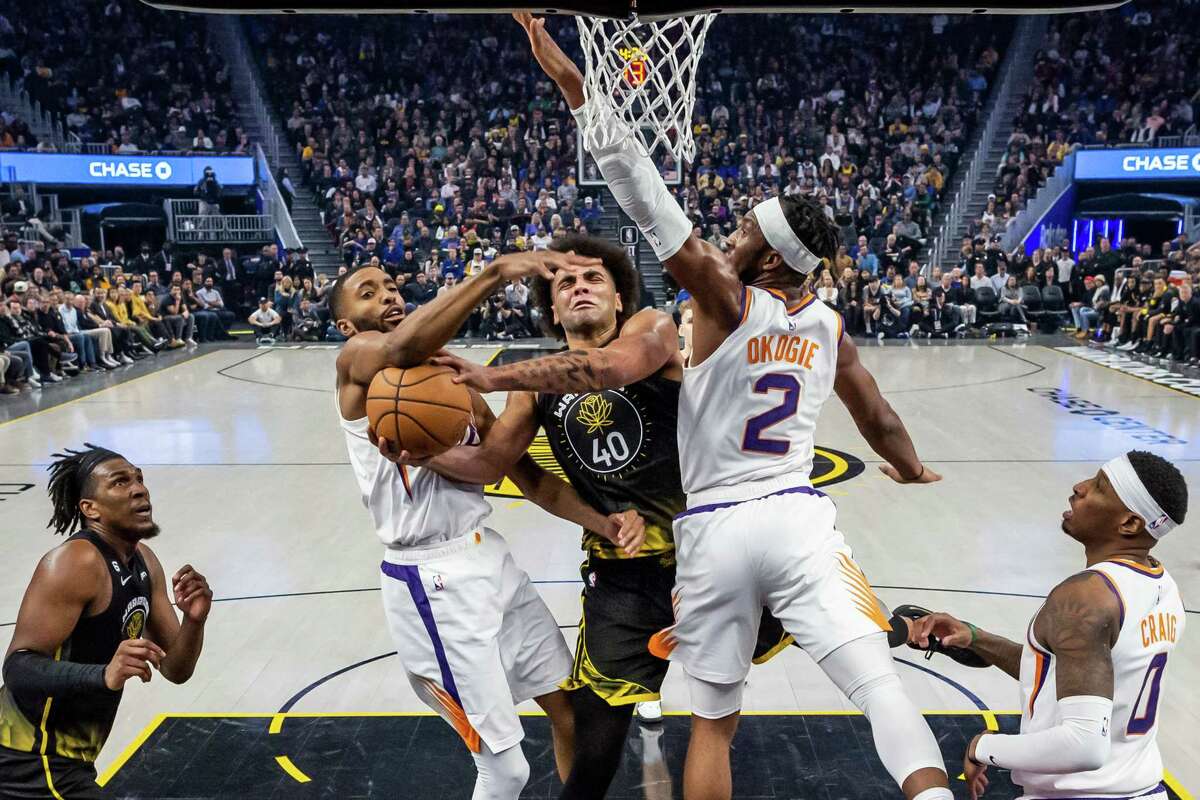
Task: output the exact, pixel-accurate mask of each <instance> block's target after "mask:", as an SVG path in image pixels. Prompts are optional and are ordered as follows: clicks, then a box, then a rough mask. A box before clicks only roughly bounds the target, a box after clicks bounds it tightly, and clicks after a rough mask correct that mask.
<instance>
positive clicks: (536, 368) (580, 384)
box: [491, 350, 607, 394]
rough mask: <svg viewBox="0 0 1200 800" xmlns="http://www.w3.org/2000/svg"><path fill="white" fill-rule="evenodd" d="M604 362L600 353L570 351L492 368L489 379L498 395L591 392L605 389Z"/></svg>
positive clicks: (605, 357)
mask: <svg viewBox="0 0 1200 800" xmlns="http://www.w3.org/2000/svg"><path fill="white" fill-rule="evenodd" d="M606 361H607V356H606V354H605V353H603V352H602V351H600V350H591V351H584V350H570V351H568V352H566V353H559V354H558V355H553V356H547V357H545V358H536V359H531V360H529V361H520V362H518V363H516V364H508V365H506V366H503V367H494V368H492V370H491V372H492V375H491V378H492V381H493V385H494V387H495V389H496V390H497V391H529V392H547V393H550V394H567V393H568V392H594V391H599V390H600V389H604V388H606V387H605V385H604V380H603V377H604V370H605V367H606V366H607V365H606V363H605V362H606Z"/></svg>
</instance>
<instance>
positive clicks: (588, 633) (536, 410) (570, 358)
mask: <svg viewBox="0 0 1200 800" xmlns="http://www.w3.org/2000/svg"><path fill="white" fill-rule="evenodd" d="M551 247H552V248H553V249H555V250H562V251H564V252H566V251H571V252H575V253H577V254H579V255H583V256H594V257H598V258H600V259H602V262H603V266H600V267H597V266H588V267H583V268H575V267H568V268H562V269H559V270H558V271H557V272H555V274H554V276H553V278H552V279H550V280H546V279H544V278H543V279H540V280H537V281H536V282H535V285H534V296H535V302H536V304H537V306H538V308H539V309H540V312H541V316H542V321H543V325H544V327H545V328H546V329H547V332H548V333H550V334H551V335H554V336H557V337H559V338H564V339H566V342H567V345H568V347H569V348H570V350H569V351H568V352H566V353H561V354H557V355H553V356H548V357H545V358H539V359H533V360H529V361H523V362H519V363H516V364H511V365H506V366H500V367H482V366H479V365H477V364H474V363H471V362H467V361H465V360H463V359H459V358H457V357H454V356H443V357H440V358H437V359H434V363H441V364H446V365H450V366H454V367H455V368H456V369H457V370H458V371H459V372H460V376H459V378H458V379H457V380H459V381H460V382H463V383H466V384H468V385H469V386H471V387H473V388H475V389H477V390H478V391H481V392H491V391H509V392H510V394H509V395H508V403H507V406H506V408H505V410H504V413H503V414H501V416H500V418H499V419H498V420H497V422H496V423H495V427H494V428H493V429H492V433H491V435H490V436H489V437H488V440H487V442H485V444H484V446H483V447H480V448H469V449H468V448H458V449H456V450H453V451H451V452H450V453H448V454H446V455H444V456H442V457H440V458H439V459H435V460H434V466H435V468H436V469H438V471H441V472H444V473H448V474H456V473H457V475H458V476H460V477H461V478H462V479H464V480H476V481H480V482H484V483H491V482H495V481H496V480H498V479H499V478H500V476H501V475H502V474H503V473H504V472H505V471H506V470H507V469H508V468H509V467H510V466H511V464H512V463H513V462H515V461H516V460H517V459H519V458H520V457H521V456H522V455H523V454H524V453H525V450H526V448H528V447H529V444H530V443H531V442H532V440H533V438H534V435H535V434H536V432H537V429H538V428H539V427H542V428H544V429H545V431H546V437H547V439H548V440H549V444H550V448H551V450H552V451H553V453H554V456H555V458H556V459H557V460H558V463H559V465H560V466H561V467H562V468H563V471H564V472H565V473H566V475H567V477H568V479H569V480H570V481H571V485H572V486H573V487H574V488H575V490H576V491H577V492H578V493H579V495H580V496H581V497H582V498H583V499H584V500H585V501H586V502H588V503H589V504H591V505H593V506H595V507H596V508H597V509H599V510H600V511H601V512H603V513H616V512H620V511H625V510H628V509H636V510H637V511H638V512H639V513H640V514H641V515H642V516H643V517H644V518H645V520H646V525H645V540H644V542H643V543H642V544H641V546H640V547H638V548H637V549H636V550H634V551H632V552H630V551H629V549H628V548H621V547H618V546H616V545H614V544H613V543H612V542H611V541H610V540H609V539H606V538H604V537H602V536H599V535H598V534H596V533H594V532H592V531H585V532H584V536H583V546H584V549H585V550H586V551H587V560H586V561H585V562H584V563H583V566H582V568H581V573H582V575H583V579H584V590H583V618H582V620H581V621H580V624H579V639H578V642H577V644H576V649H575V666H574V670H573V672H572V676H571V679H570V681H568V684H567V688H569V689H573V690H579V691H572V692H571V703H572V706H573V707H574V709H575V728H576V736H575V743H576V744H575V760H574V766H573V768H572V770H571V774H570V776H569V778H568V779H567V782H566V785H565V787H564V789H563V794H562V795H561V796H562V797H563V798H582V797H603V796H604V794H605V793H606V792H607V790H608V786H609V784H610V783H611V781H612V778H613V776H614V775H615V774H616V770H617V768H618V767H619V766H620V760H621V752H622V749H623V746H624V743H625V737H626V734H627V732H628V729H629V723H630V718H631V716H632V712H633V708H634V704H635V703H639V702H643V701H656V700H658V698H659V691H660V689H661V687H662V682H663V679H664V678H665V676H666V673H667V666H668V662H667V661H665V660H663V659H661V658H658V657H657V656H655V655H653V654H651V653H650V651H649V649H648V646H649V641H650V637H651V636H652V635H654V634H655V633H657V632H658V631H659V630H661V629H662V628H665V627H668V626H670V625H671V624H673V622H674V614H673V612H672V598H671V591H672V588H673V586H674V583H675V543H674V537H673V536H672V522H673V518H674V517H675V515H676V514H679V513H681V512H682V511H684V509H685V508H686V497H685V495H684V492H683V487H682V485H681V479H680V474H679V451H678V444H677V438H676V421H677V409H678V399H679V387H680V382H681V381H682V379H683V359H682V357H681V356H680V354H679V334H678V331H677V330H676V328H675V324H674V322H673V321H672V320H671V317H670V316H668V315H667V314H665V313H663V312H661V311H658V310H656V309H650V308H648V309H643V310H641V311H637V312H636V313H634V312H635V309H636V307H637V297H638V275H637V272H636V270H635V269H634V267H633V264H632V263H631V262H630V261H629V258H628V256H627V255H626V253H625V251H624V249H622V248H620V247H617V246H615V245H612V244H609V243H607V242H605V241H603V240H600V239H594V238H587V237H581V236H567V237H564V238H561V239H557V240H555V243H554V244H553V245H551ZM788 641H789V639H788V637H786V635H785V634H784V632H783V629H782V626H781V625H780V624H779V623H778V621H777V620H775V619H774V618H773V617H768V616H764V622H763V625H762V628H761V629H760V635H759V646H758V649H757V651H756V659H755V661H756V663H761V662H762V661H765V660H766V659H767V658H770V657H771V656H772V655H774V654H775V653H776V652H778V651H779V650H780V649H782V647H784V646H786V645H787V643H788ZM584 689H586V690H587V691H583V690H584Z"/></svg>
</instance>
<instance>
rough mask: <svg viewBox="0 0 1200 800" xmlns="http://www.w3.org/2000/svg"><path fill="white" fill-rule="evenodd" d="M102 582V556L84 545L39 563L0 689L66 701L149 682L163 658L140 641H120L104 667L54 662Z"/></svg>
mask: <svg viewBox="0 0 1200 800" xmlns="http://www.w3.org/2000/svg"><path fill="white" fill-rule="evenodd" d="M108 581H109V577H108V568H107V566H106V565H105V564H104V558H103V556H101V555H100V553H99V551H97V550H96V548H94V547H92V546H91V545H90V544H88V543H86V542H69V543H67V544H65V545H63V546H61V547H57V548H55V549H54V550H52V551H51V552H50V553H48V554H46V556H45V557H44V558H42V560H41V562H40V563H39V564H38V566H37V569H36V570H35V571H34V573H33V578H32V579H31V580H30V581H29V587H28V588H27V589H26V590H25V597H24V599H22V601H21V609H20V611H18V612H17V624H16V627H15V628H14V629H13V637H12V642H11V643H10V644H9V646H8V652H7V654H6V655H5V659H4V683H5V685H7V686H8V687H9V688H10V689H12V690H14V691H18V692H30V693H42V694H48V695H54V696H59V697H68V696H72V695H86V694H89V693H95V692H109V691H117V690H119V689H121V688H122V687H123V686H124V685H125V681H127V680H129V679H130V678H132V677H135V676H136V677H138V678H140V679H141V680H142V681H143V682H145V681H149V680H150V677H151V671H150V666H151V665H154V666H158V665H159V663H160V662H161V659H162V657H163V655H164V653H163V652H162V650H161V649H160V648H159V647H158V645H156V644H155V643H154V642H151V641H148V640H146V639H128V640H126V641H124V642H122V643H121V646H120V647H119V648H118V649H117V652H116V654H115V655H114V656H113V658H112V660H111V661H110V662H109V663H108V664H79V663H76V662H72V661H66V660H62V659H60V658H56V657H55V656H56V654H57V652H58V649H59V647H60V646H61V645H62V643H63V642H65V641H66V640H67V637H68V636H70V635H71V631H72V630H74V628H75V624H76V623H77V622H78V621H79V618H80V617H81V616H83V614H84V613H85V612H86V611H87V609H88V606H89V605H90V604H91V603H92V601H93V600H95V599H96V598H98V597H100V596H101V595H100V593H101V591H102V588H103V585H104V584H105V583H107V582H108Z"/></svg>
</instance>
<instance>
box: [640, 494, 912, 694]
mask: <svg viewBox="0 0 1200 800" xmlns="http://www.w3.org/2000/svg"><path fill="white" fill-rule="evenodd" d="M836 516H837V510H836V508H835V507H834V504H833V501H832V500H830V499H829V498H828V497H826V496H825V495H824V494H822V493H821V492H819V491H817V490H816V489H813V488H811V487H808V486H800V487H796V488H792V489H785V490H783V491H780V492H776V493H774V494H770V495H767V496H766V497H760V498H758V499H755V500H746V501H741V502H729V503H713V504H710V505H701V506H696V507H694V508H690V509H688V510H687V511H685V512H684V513H682V514H680V515H679V516H677V517H676V518H675V552H676V559H677V561H678V564H677V567H676V572H675V597H674V602H675V625H674V626H672V627H671V628H668V629H667V630H665V631H663V632H662V633H660V634H657V635H656V636H655V638H654V639H653V640H652V642H651V650H652V651H653V652H655V653H656V654H658V655H660V656H662V657H668V656H669V657H670V658H671V659H672V660H674V661H678V662H679V663H680V664H682V665H683V668H684V670H686V671H687V673H688V674H689V675H692V676H693V677H696V678H699V679H701V680H705V681H710V682H712V683H736V682H740V681H742V680H744V679H745V677H746V674H747V673H748V672H749V671H750V660H751V657H752V655H753V652H754V644H755V641H756V637H757V634H758V625H759V620H760V619H761V618H762V609H763V607H764V606H766V607H767V608H768V609H770V610H771V613H772V614H774V615H775V616H776V617H777V618H778V619H779V620H780V622H782V623H783V627H784V630H786V631H787V632H788V633H790V634H791V635H792V636H793V637H794V638H795V640H796V643H797V644H799V645H800V647H802V648H804V650H805V651H806V652H807V653H808V654H809V655H810V656H812V658H813V659H814V660H816V661H820V660H821V659H822V658H824V657H825V656H827V655H829V654H830V653H832V652H833V651H834V650H836V649H837V648H838V647H840V646H842V645H843V644H845V643H847V642H850V641H853V640H855V639H858V638H860V637H863V636H866V635H868V634H871V633H878V632H879V631H880V630H884V631H887V630H890V629H891V628H890V626H889V625H888V621H887V616H886V615H885V614H884V613H883V609H882V606H881V605H880V603H879V601H878V599H877V598H876V597H875V593H874V592H873V591H872V589H871V586H870V584H869V583H868V582H867V578H866V576H865V575H864V574H863V572H862V570H861V569H859V568H858V565H857V564H855V563H854V559H853V557H852V555H851V552H850V547H849V546H848V545H847V544H846V541H845V539H844V538H842V534H841V533H839V532H838V531H837V530H836V529H835V528H834V523H835V520H836Z"/></svg>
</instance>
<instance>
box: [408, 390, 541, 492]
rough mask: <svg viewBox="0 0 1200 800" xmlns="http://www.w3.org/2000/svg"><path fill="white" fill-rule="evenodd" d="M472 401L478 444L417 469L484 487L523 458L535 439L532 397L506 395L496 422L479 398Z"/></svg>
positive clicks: (464, 446)
mask: <svg viewBox="0 0 1200 800" xmlns="http://www.w3.org/2000/svg"><path fill="white" fill-rule="evenodd" d="M475 397H476V398H478V399H477V400H476V404H475V420H476V425H477V426H478V428H479V434H480V437H481V441H480V443H479V444H478V445H476V446H473V447H472V446H466V445H462V446H459V447H452V448H450V449H449V450H447V451H446V452H445V453H442V454H441V455H440V456H435V457H434V458H431V459H428V460H427V461H425V462H424V463H422V464H421V466H425V467H428V468H429V469H432V470H433V471H434V472H436V473H438V474H439V475H441V476H442V477H444V478H449V479H450V480H452V481H459V482H460V483H470V484H477V485H480V486H488V485H490V484H493V483H498V482H499V481H500V480H502V479H503V478H504V476H505V475H506V474H508V471H509V470H510V469H512V467H513V465H514V464H516V463H517V461H519V460H520V458H521V456H523V455H525V451H526V450H528V449H529V445H530V443H532V442H533V437H534V436H536V435H537V416H536V414H535V409H534V400H533V396H532V395H530V394H528V393H526V392H513V393H511V394H509V396H508V403H507V405H505V407H504V413H502V414H501V415H500V416H499V417H498V418H497V417H494V415H493V414H492V411H491V409H490V408H488V406H487V403H486V401H484V400H483V398H482V397H479V395H475Z"/></svg>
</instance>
